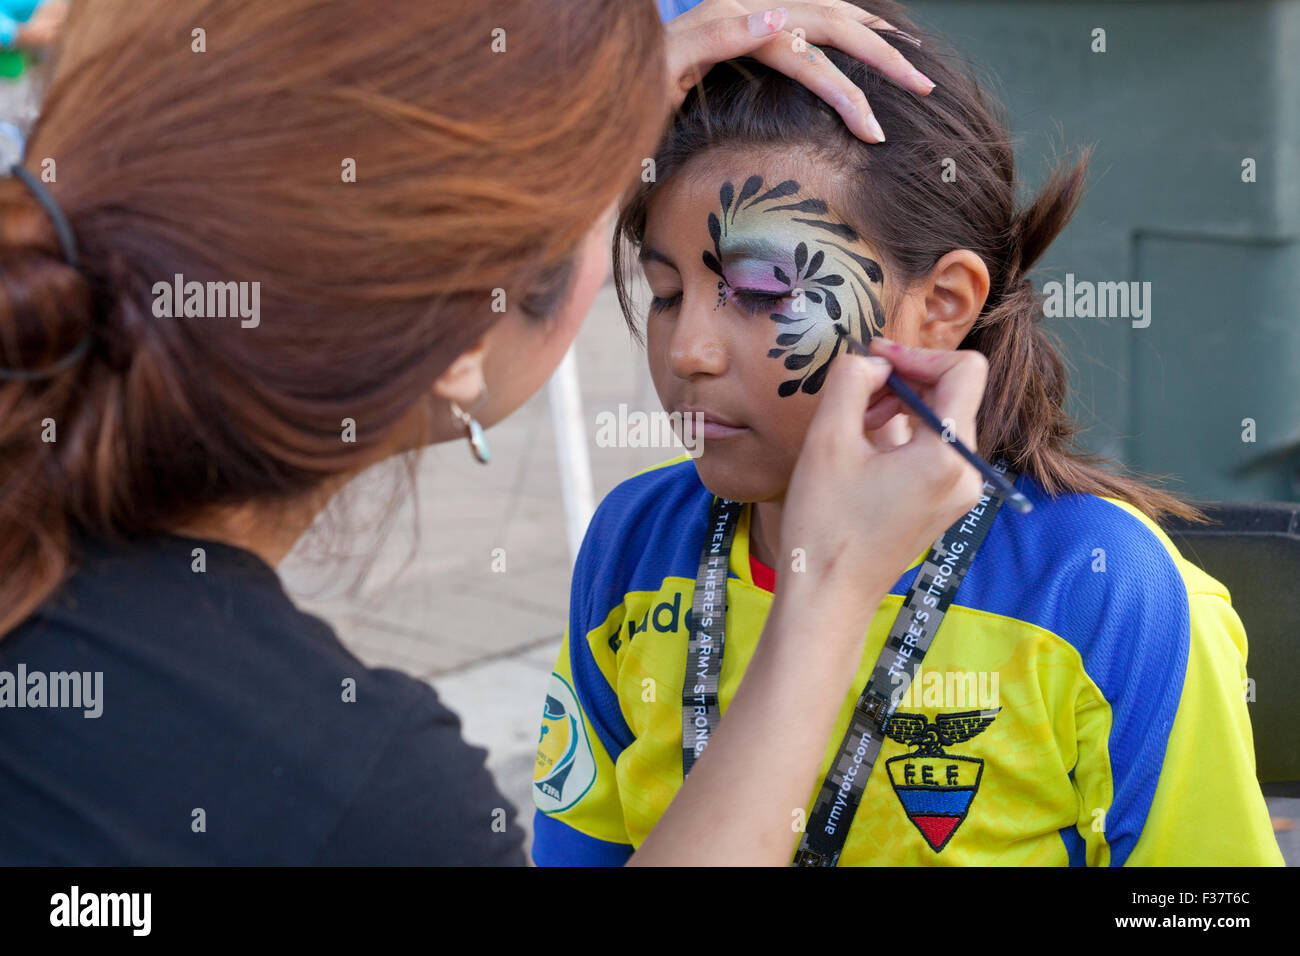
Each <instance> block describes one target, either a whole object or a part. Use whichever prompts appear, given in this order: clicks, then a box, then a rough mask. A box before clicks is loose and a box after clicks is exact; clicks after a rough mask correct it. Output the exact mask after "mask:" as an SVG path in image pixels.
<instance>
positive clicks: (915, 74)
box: [908, 70, 934, 93]
mask: <svg viewBox="0 0 1300 956" xmlns="http://www.w3.org/2000/svg"><path fill="white" fill-rule="evenodd" d="M908 75H909V76H910V77H911V78H912V79H914V80H919V81H920V82H921V83H922V84H923V85H924V86H926V87H928V89H927V90H926V92H927V93H928V92H930V90H932V89H934V80H932V79H930V78H929V77H928V76H926V75H925V74H924V73H922V72H921V71H920V70H913V71H912V72H911V73H910V74H908Z"/></svg>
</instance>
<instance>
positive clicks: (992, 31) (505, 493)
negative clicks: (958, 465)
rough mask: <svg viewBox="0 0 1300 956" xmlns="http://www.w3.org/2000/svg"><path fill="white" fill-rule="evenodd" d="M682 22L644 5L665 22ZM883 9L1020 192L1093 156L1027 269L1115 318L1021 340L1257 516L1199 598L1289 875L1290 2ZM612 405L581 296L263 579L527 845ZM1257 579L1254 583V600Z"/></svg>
mask: <svg viewBox="0 0 1300 956" xmlns="http://www.w3.org/2000/svg"><path fill="white" fill-rule="evenodd" d="M68 2H69V0H45V2H43V3H42V2H40V0H0V160H3V162H4V164H5V166H8V164H9V163H11V162H14V161H16V160H17V159H18V158H20V156H21V148H22V147H21V143H22V140H23V136H24V135H25V133H26V131H27V130H28V129H29V128H30V126H31V124H32V123H33V122H34V120H35V117H36V115H37V113H38V111H39V103H40V98H41V94H42V90H43V88H44V84H45V82H46V78H47V76H48V72H49V68H50V62H49V56H48V49H49V46H48V45H49V44H50V42H51V41H53V40H54V39H55V38H56V37H57V34H58V30H59V25H60V23H61V21H62V18H63V15H64V14H65V13H66V10H67V7H68ZM74 2H83V3H86V2H91V3H93V2H94V0H74ZM694 5H695V4H694V3H693V2H690V0H659V7H660V11H661V14H662V15H663V16H664V17H665V19H666V18H669V17H671V16H674V15H677V14H679V13H681V12H684V11H685V10H687V9H689V8H690V7H692V6H694ZM910 6H911V9H912V10H913V12H914V14H915V16H916V18H917V19H918V20H919V21H921V22H922V23H923V24H925V25H928V26H931V27H933V28H935V29H936V30H938V31H939V32H942V33H943V34H945V35H946V36H948V37H949V38H950V39H951V41H952V42H953V44H954V45H955V46H957V47H958V48H960V49H961V50H962V51H963V52H964V54H965V55H967V56H968V57H969V59H970V60H971V62H972V66H973V68H974V69H976V70H977V72H978V73H979V74H980V75H981V76H982V77H983V78H985V79H986V80H987V81H988V86H987V88H988V89H990V90H992V91H993V92H995V94H996V95H997V96H998V97H999V99H1000V100H1001V101H1002V103H1003V104H1004V106H1005V107H1006V109H1007V112H1008V117H1009V119H1010V123H1011V127H1012V130H1013V132H1014V134H1015V136H1016V137H1017V158H1018V162H1019V164H1020V167H1021V169H1022V173H1023V176H1024V178H1025V180H1026V183H1027V185H1028V186H1030V187H1033V186H1036V185H1037V184H1038V183H1039V182H1040V180H1041V178H1042V175H1043V173H1044V171H1045V170H1046V169H1047V168H1049V166H1050V165H1051V164H1052V163H1053V162H1054V161H1055V159H1056V158H1057V157H1059V156H1060V155H1061V154H1062V153H1063V152H1067V151H1069V150H1071V149H1073V148H1077V147H1081V146H1086V145H1092V146H1093V147H1094V149H1095V152H1094V157H1093V161H1092V164H1091V172H1090V189H1089V193H1088V195H1087V196H1086V198H1085V200H1084V202H1083V205H1082V207H1081V210H1080V212H1079V213H1078V214H1077V215H1076V217H1075V219H1074V221H1073V223H1072V224H1071V225H1070V226H1069V227H1068V228H1067V230H1066V231H1065V233H1064V234H1063V236H1062V237H1061V238H1060V239H1059V240H1058V241H1057V242H1056V243H1055V245H1054V246H1053V247H1052V249H1051V250H1050V251H1049V252H1048V254H1047V255H1046V257H1045V260H1044V264H1043V266H1042V267H1041V268H1039V269H1037V270H1035V274H1034V281H1035V284H1036V285H1037V286H1038V287H1039V288H1040V290H1043V291H1044V293H1045V294H1046V293H1047V292H1049V291H1050V288H1049V284H1050V283H1059V284H1060V288H1061V290H1062V294H1063V296H1064V297H1065V298H1068V299H1069V301H1070V302H1072V303H1075V304H1076V305H1077V304H1079V302H1081V301H1082V300H1076V298H1075V296H1073V295H1068V293H1071V292H1072V291H1077V290H1081V289H1084V288H1085V287H1092V288H1096V289H1105V288H1109V289H1110V290H1111V296H1112V297H1111V300H1110V304H1111V305H1112V306H1114V305H1116V304H1118V305H1119V306H1120V308H1118V309H1115V308H1112V309H1111V310H1110V312H1111V314H1108V315H1103V316H1099V315H1096V314H1093V315H1087V314H1080V313H1083V312H1085V311H1086V309H1084V308H1071V307H1070V306H1067V307H1066V310H1067V311H1066V314H1064V315H1062V316H1060V317H1057V318H1052V319H1050V320H1049V327H1050V328H1051V330H1052V331H1053V332H1054V333H1055V334H1056V336H1057V337H1058V339H1059V340H1060V342H1061V344H1062V346H1063V348H1064V352H1065V354H1066V357H1067V360H1068V362H1069V364H1070V370H1071V374H1070V381H1071V392H1072V398H1073V408H1072V410H1073V412H1074V414H1075V416H1076V418H1077V419H1078V420H1079V421H1080V422H1081V423H1082V425H1083V426H1084V432H1083V443H1084V444H1085V445H1086V446H1087V447H1089V448H1091V449H1093V450H1095V451H1097V452H1099V453H1101V454H1104V455H1106V456H1110V457H1114V458H1117V459H1119V460H1120V461H1123V462H1124V463H1126V464H1128V465H1130V466H1132V467H1135V468H1137V469H1140V470H1142V471H1145V472H1148V473H1152V474H1158V475H1168V476H1171V479H1172V480H1171V481H1170V484H1169V486H1170V487H1171V488H1172V489H1174V490H1179V491H1183V492H1185V493H1187V494H1188V495H1190V496H1192V497H1193V498H1197V499H1201V500H1207V501H1211V500H1212V501H1222V502H1236V503H1252V505H1253V503H1259V502H1274V503H1280V506H1279V507H1275V508H1274V509H1272V510H1270V511H1267V512H1260V511H1258V510H1252V508H1250V507H1247V508H1246V509H1245V510H1244V511H1242V512H1241V513H1242V514H1244V515H1246V517H1245V518H1244V519H1242V520H1243V521H1244V523H1245V524H1246V525H1247V526H1248V527H1246V528H1245V533H1246V534H1247V536H1248V537H1249V536H1251V535H1253V537H1250V538H1249V540H1251V541H1259V542H1261V544H1260V545H1259V546H1258V547H1256V548H1255V550H1254V551H1253V552H1252V553H1255V554H1257V555H1265V554H1266V551H1261V550H1259V548H1262V547H1264V546H1265V545H1267V547H1269V548H1277V549H1280V550H1278V551H1276V554H1278V555H1280V557H1278V558H1272V557H1262V558H1261V561H1262V562H1263V563H1264V564H1265V565H1266V567H1265V569H1264V570H1262V571H1260V572H1258V573H1256V572H1254V571H1251V572H1250V573H1249V575H1248V576H1247V578H1246V581H1247V583H1243V584H1242V585H1241V586H1240V588H1239V587H1238V586H1235V585H1234V583H1233V582H1231V581H1229V580H1226V576H1225V578H1221V579H1224V580H1225V583H1227V584H1228V585H1229V588H1230V590H1231V591H1232V593H1233V595H1234V603H1235V604H1236V605H1237V607H1238V610H1239V612H1241V613H1243V617H1244V618H1245V619H1246V622H1247V632H1248V635H1249V636H1250V640H1251V654H1250V659H1249V661H1248V666H1249V669H1250V672H1251V675H1252V677H1254V678H1256V680H1257V681H1258V682H1259V687H1258V695H1259V696H1258V700H1257V701H1256V702H1255V703H1252V705H1251V706H1252V711H1251V713H1252V722H1253V725H1254V732H1255V737H1256V745H1257V746H1256V749H1257V753H1258V754H1259V755H1260V776H1261V779H1262V780H1264V781H1265V792H1266V794H1267V795H1268V800H1269V804H1270V809H1271V812H1272V814H1273V816H1274V826H1275V829H1276V831H1277V836H1278V841H1279V843H1280V845H1281V846H1282V850H1283V853H1284V855H1285V856H1286V858H1287V861H1288V863H1289V864H1291V865H1295V864H1296V863H1297V862H1300V836H1298V835H1297V834H1296V832H1295V831H1294V829H1293V828H1292V819H1293V818H1294V817H1297V816H1300V799H1297V798H1300V790H1298V789H1297V788H1296V784H1295V781H1296V780H1297V779H1300V772H1297V771H1296V769H1295V768H1296V765H1297V759H1298V758H1297V751H1298V749H1300V748H1298V745H1297V739H1298V738H1300V734H1297V728H1298V727H1300V717H1297V711H1296V705H1295V700H1296V695H1295V694H1294V691H1293V689H1292V688H1293V687H1294V681H1295V680H1297V679H1300V674H1298V673H1297V670H1296V668H1297V658H1300V655H1297V654H1296V653H1295V649H1294V648H1295V639H1296V631H1295V627H1294V625H1295V622H1296V620H1297V618H1300V610H1298V605H1297V604H1296V603H1295V602H1296V600H1297V599H1298V597H1297V595H1298V594H1300V590H1298V589H1296V588H1295V587H1294V584H1295V581H1296V580H1297V577H1298V575H1297V573H1296V571H1295V569H1296V566H1297V565H1296V563H1295V562H1296V558H1297V552H1296V547H1295V546H1296V543H1297V542H1300V519H1297V515H1298V514H1300V510H1296V509H1293V508H1291V507H1290V506H1293V505H1294V504H1295V503H1297V502H1300V384H1298V381H1297V379H1298V378H1300V311H1298V309H1297V306H1296V302H1297V300H1298V299H1300V243H1297V235H1300V228H1297V227H1298V224H1300V0H1233V2H1223V0H1201V2H1153V0H1132V2H1092V3H1083V2H1073V0H1008V2H983V0H966V2H926V0H919V2H915V3H912V4H911V5H910ZM1103 283H1107V284H1124V287H1125V290H1132V291H1138V290H1141V291H1140V292H1138V295H1136V296H1131V297H1129V298H1128V300H1127V302H1124V301H1121V300H1120V298H1119V297H1118V296H1119V293H1118V285H1111V286H1102V285H1101V284H1103ZM1134 283H1136V284H1137V285H1132V284H1134ZM1139 296H1140V298H1139ZM1115 313H1118V314H1115ZM620 404H622V405H625V406H626V407H627V408H628V409H630V410H642V411H656V410H658V408H659V405H658V402H657V399H656V397H655V394H654V390H653V388H652V386H651V384H650V380H649V374H648V372H647V370H646V368H645V362H644V356H643V354H642V353H641V351H640V349H639V348H638V347H636V346H635V344H634V343H633V342H632V341H631V339H630V338H629V336H628V333H627V331H626V329H625V327H624V324H623V321H622V318H621V316H620V314H619V311H618V307H617V303H616V300H615V297H614V291H613V285H612V283H610V282H607V283H606V285H605V286H604V287H603V288H602V289H601V291H600V294H599V295H598V297H597V300H596V303H595V306H594V307H593V310H592V313H591V315H590V316H589V318H588V320H587V323H586V324H585V326H584V328H583V330H582V332H581V333H580V335H579V337H578V339H577V342H576V343H575V346H574V349H573V351H572V353H571V356H570V359H569V360H567V361H566V364H565V366H562V368H561V371H560V372H559V373H557V380H556V381H554V382H553V383H552V385H551V386H550V387H549V388H548V389H546V390H543V391H542V392H540V393H539V394H538V395H536V396H534V398H533V399H532V400H531V401H530V402H529V403H528V404H527V405H526V406H525V407H524V408H523V409H521V410H520V412H519V413H517V414H516V415H514V416H512V417H511V418H509V419H508V420H507V421H506V422H504V423H502V424H501V425H499V426H497V427H496V428H494V429H492V430H491V431H490V432H489V433H488V438H489V440H490V442H491V447H492V458H493V460H492V463H491V465H490V466H488V467H483V466H481V465H479V464H478V463H477V462H475V461H474V460H472V458H471V456H470V454H469V451H468V448H467V447H466V446H464V445H462V444H460V443H451V444H446V445H441V446H436V447H434V448H431V449H429V450H428V451H426V452H425V453H423V454H422V455H421V456H420V458H419V460H418V466H417V472H418V477H417V481H416V486H415V491H414V493H411V489H410V487H409V485H408V483H407V482H406V480H405V476H404V472H403V469H402V468H401V465H400V463H393V464H386V465H384V466H380V467H379V468H376V469H373V470H372V471H371V472H369V473H367V474H366V475H364V476H363V477H362V478H361V479H359V480H358V481H357V482H354V483H353V485H351V486H350V487H349V488H348V489H346V490H345V492H344V493H343V495H341V496H340V500H339V501H338V502H336V505H335V506H332V507H331V508H330V509H328V510H327V512H326V514H325V515H324V516H323V517H322V519H321V520H320V521H319V522H318V523H317V525H316V526H315V527H314V528H313V529H312V530H311V532H309V534H308V535H307V536H306V537H305V538H304V539H303V540H302V541H301V542H300V543H299V546H298V547H297V548H296V549H295V551H294V553H293V554H292V555H291V556H290V557H289V559H288V560H287V561H286V562H285V564H284V565H283V566H282V567H281V571H282V573H283V576H284V577H285V580H286V583H287V585H288V586H289V588H290V591H291V593H292V594H293V595H294V596H295V599H296V600H298V602H299V604H300V605H301V606H302V607H303V608H304V609H306V610H308V611H310V612H311V613H314V614H317V615H319V616H320V617H322V618H324V619H325V620H327V621H328V622H329V623H330V624H331V625H332V626H333V627H334V628H335V629H336V631H337V632H338V634H339V636H340V637H341V639H342V640H343V641H344V643H346V644H347V645H348V646H349V647H350V648H351V649H352V651H353V652H354V653H356V654H357V655H358V656H359V657H360V658H361V659H362V660H363V661H364V662H366V663H367V664H370V665H374V666H391V667H397V668H400V669H402V670H404V671H407V672H409V673H411V674H414V675H416V676H418V677H421V678H423V679H426V680H428V681H429V682H431V683H432V684H433V686H434V687H435V688H436V689H437V690H438V692H439V695H440V696H441V697H442V699H443V700H444V701H445V702H446V703H448V705H449V706H451V707H452V708H453V709H454V710H456V711H457V712H459V713H460V714H461V715H462V719H463V720H464V733H465V736H466V738H467V739H468V740H470V741H471V742H472V743H475V744H478V745H481V746H483V747H485V748H486V749H487V752H488V762H489V766H490V768H491V769H492V771H493V773H494V774H495V775H496V778H497V780H498V783H499V785H500V787H501V789H502V791H503V793H505V794H506V796H507V797H508V798H509V799H510V800H511V801H512V802H513V803H514V804H515V807H516V809H517V810H518V811H519V816H518V822H519V824H520V825H522V826H524V827H525V828H526V829H529V830H530V829H531V820H532V798H531V778H532V765H533V759H534V754H535V750H536V741H537V732H538V720H539V715H540V709H541V704H542V699H543V689H544V687H545V683H546V678H547V676H548V675H549V673H550V670H551V666H552V664H553V662H554V659H555V656H556V653H557V651H558V648H559V642H560V639H561V635H562V634H563V631H564V627H565V622H566V618H567V609H568V598H569V594H568V588H569V569H570V565H571V560H572V555H573V549H574V542H575V541H576V540H577V536H578V535H580V532H581V528H582V524H583V522H584V520H585V517H586V516H588V515H589V514H590V508H591V506H592V503H593V502H598V501H599V500H600V499H601V497H603V496H604V495H605V494H606V493H607V492H608V491H609V490H610V489H612V488H613V487H614V486H615V485H616V484H618V482H620V481H622V480H623V479H624V478H626V477H628V476H630V475H631V474H633V473H635V472H636V471H639V470H641V469H642V468H645V467H648V466H649V465H652V464H655V463H657V462H659V461H663V460H666V459H668V458H673V457H676V456H677V455H678V454H680V449H679V448H675V447H650V448H628V447H616V448H610V447H600V446H599V445H597V443H596V441H595V435H596V422H597V417H598V416H600V415H601V414H602V413H607V414H614V415H617V414H618V410H619V406H620ZM557 449H563V453H560V452H558V451H557ZM584 457H585V459H586V460H585V461H584V460H583V459H584ZM562 463H563V464H564V468H563V469H562V468H561V464H562ZM394 501H396V502H399V503H400V504H399V506H398V508H397V510H396V512H395V513H393V514H392V515H391V516H390V517H389V518H388V519H384V518H383V517H382V516H383V515H384V513H385V511H386V509H387V506H388V505H389V504H390V503H392V502H394ZM561 501H564V502H565V507H561V506H560V504H559V503H560V502H561ZM503 503H504V504H503ZM1260 514H1264V515H1265V516H1266V517H1265V518H1261V517H1260ZM1288 515H1289V516H1290V517H1289V518H1288ZM1269 522H1273V524H1269ZM1274 525H1276V527H1275V526H1274ZM1239 530H1240V529H1239ZM1239 537H1240V536H1239ZM1265 539H1267V540H1265ZM1176 540H1179V542H1180V547H1183V548H1184V553H1185V554H1188V556H1189V557H1191V558H1192V559H1193V560H1198V558H1197V556H1196V555H1194V554H1193V553H1189V549H1190V552H1197V553H1198V554H1199V552H1198V550H1197V549H1198V548H1203V550H1204V554H1205V555H1206V556H1212V555H1214V554H1217V553H1218V552H1216V551H1215V544H1214V541H1213V540H1211V539H1205V540H1204V542H1202V541H1201V539H1185V540H1184V539H1176ZM1273 553H1274V552H1267V554H1269V555H1271V554H1273ZM375 555H377V556H375ZM365 556H369V557H365ZM1220 560H1222V559H1220ZM1288 562H1289V563H1288ZM1198 563H1200V562H1199V561H1198ZM1207 570H1210V571H1211V573H1215V574H1216V576H1218V574H1219V573H1221V572H1217V571H1216V569H1214V568H1210V567H1207ZM1268 574H1277V575H1282V577H1281V578H1280V581H1281V585H1280V586H1278V585H1274V584H1272V583H1268V582H1267V581H1264V578H1266V577H1267V575H1268ZM1288 575H1289V578H1288V577H1287V576H1288ZM1252 581H1253V582H1263V583H1260V584H1259V586H1260V587H1261V588H1263V589H1265V590H1267V591H1268V592H1269V593H1270V594H1271V597H1269V598H1268V599H1267V600H1266V601H1265V602H1264V603H1266V604H1267V608H1266V609H1265V610H1264V611H1261V612H1259V613H1260V614H1271V615H1272V616H1271V617H1258V618H1256V619H1252V618H1250V617H1247V615H1246V611H1245V606H1246V605H1245V602H1243V594H1242V593H1241V589H1242V588H1244V589H1246V590H1247V591H1249V590H1250V588H1251V587H1253V586H1254V585H1251V584H1250V583H1249V582H1252ZM1288 581H1289V582H1290V583H1289V584H1288V583H1287V582H1288ZM1265 585H1267V587H1266V586H1265ZM1248 596H1249V595H1248ZM1251 603H1254V602H1253V601H1252V602H1251ZM1252 613H1253V612H1252ZM1270 680H1271V681H1272V682H1271V683H1269V681H1270Z"/></svg>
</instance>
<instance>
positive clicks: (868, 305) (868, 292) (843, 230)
mask: <svg viewBox="0 0 1300 956" xmlns="http://www.w3.org/2000/svg"><path fill="white" fill-rule="evenodd" d="M799 190H800V187H799V184H798V183H797V182H795V181H794V180H793V179H787V180H785V181H784V182H782V183H779V184H778V185H776V186H773V187H772V188H770V189H768V190H766V191H764V190H763V178H762V177H761V176H750V177H749V178H748V179H746V180H745V183H744V185H743V186H741V188H740V194H739V195H737V194H736V191H735V187H734V186H733V185H732V184H731V182H730V181H728V182H725V183H723V184H722V188H721V189H720V190H719V192H718V199H719V201H720V203H721V215H718V214H716V213H712V212H711V213H709V222H708V225H709V235H710V236H711V237H712V238H713V251H712V252H709V251H708V250H705V252H704V265H705V266H706V267H708V268H709V269H710V270H712V271H713V272H714V273H716V274H717V276H718V280H719V281H718V306H721V305H722V304H723V303H724V302H725V301H727V300H728V299H730V301H732V302H733V303H734V304H736V305H737V306H738V307H739V308H740V309H741V310H742V311H746V312H763V311H766V312H767V313H768V317H769V318H770V319H771V321H772V322H773V323H775V324H776V325H777V326H778V330H777V331H778V333H779V334H778V335H777V336H776V344H777V346H778V348H774V349H772V350H770V351H769V352H768V353H767V356H768V358H782V357H783V356H784V364H785V367H786V368H787V369H789V370H790V371H792V372H802V373H803V374H802V375H800V376H799V377H797V378H792V379H789V380H788V381H785V382H782V383H781V385H780V387H779V388H778V389H777V392H778V394H779V395H781V397H782V398H784V397H787V396H789V395H793V394H794V393H795V392H797V391H800V390H802V391H804V392H806V393H807V394H809V395H813V394H816V392H817V391H818V390H820V389H821V387H822V383H823V382H825V381H826V373H827V372H828V371H829V370H830V364H831V360H832V359H834V358H835V356H836V355H838V354H839V350H840V345H841V342H840V336H839V332H840V331H841V330H842V331H844V332H845V333H847V334H849V335H851V336H853V337H855V338H857V339H858V340H859V341H861V342H866V340H867V339H869V338H870V337H871V336H872V335H874V334H876V333H878V332H879V331H880V330H881V329H883V328H884V318H885V313H884V310H883V309H882V308H881V306H880V295H881V290H882V287H883V285H884V281H885V279H884V273H883V272H881V269H880V265H879V264H878V263H877V262H876V261H875V260H873V259H871V258H870V257H869V256H868V255H867V253H868V252H869V251H870V250H868V249H867V247H866V246H865V245H864V244H863V243H862V240H861V239H860V238H859V237H858V234H857V232H855V231H854V230H853V229H852V228H850V227H849V226H846V225H844V224H843V223H840V222H836V221H834V220H833V219H831V218H830V217H829V215H828V212H827V206H826V203H825V202H823V201H822V200H820V199H815V198H803V199H801V198H799ZM715 308H716V306H715ZM778 310H779V311H778Z"/></svg>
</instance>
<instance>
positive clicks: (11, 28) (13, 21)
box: [0, 0, 44, 47]
mask: <svg viewBox="0 0 1300 956" xmlns="http://www.w3.org/2000/svg"><path fill="white" fill-rule="evenodd" d="M43 2H44V0H0V46H2V47H11V46H13V45H14V40H15V39H17V37H18V30H19V29H20V28H21V27H22V25H23V24H24V23H26V22H27V21H28V20H30V19H31V18H32V14H33V13H35V12H36V8H37V7H39V6H40V5H41V4H42V3H43Z"/></svg>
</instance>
